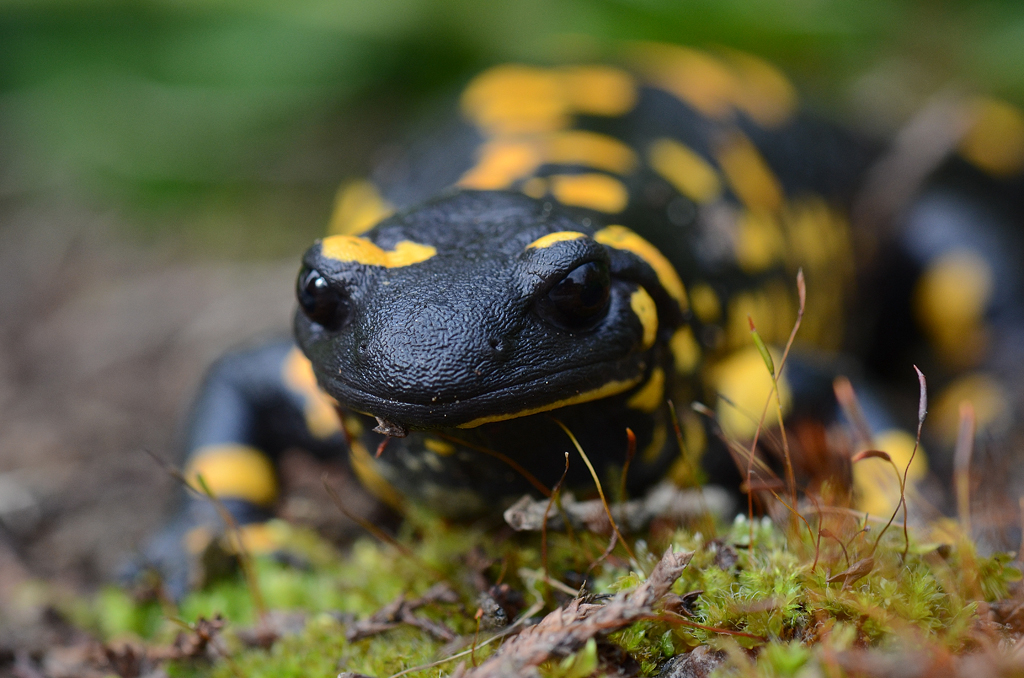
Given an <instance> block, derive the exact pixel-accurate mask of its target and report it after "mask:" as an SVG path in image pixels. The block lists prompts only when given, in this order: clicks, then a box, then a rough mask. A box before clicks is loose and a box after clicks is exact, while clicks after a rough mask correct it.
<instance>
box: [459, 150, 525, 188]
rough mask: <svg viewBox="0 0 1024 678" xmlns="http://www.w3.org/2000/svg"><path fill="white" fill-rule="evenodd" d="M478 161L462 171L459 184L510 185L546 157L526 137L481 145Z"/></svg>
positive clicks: (498, 186) (490, 186) (473, 186)
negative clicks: (470, 167) (523, 139)
mask: <svg viewBox="0 0 1024 678" xmlns="http://www.w3.org/2000/svg"><path fill="white" fill-rule="evenodd" d="M479 156H480V157H479V160H478V161H477V164H476V165H475V166H474V167H473V168H472V169H470V170H469V171H468V172H466V173H465V174H464V175H462V178H461V179H459V181H458V185H459V186H461V187H462V188H472V189H477V190H481V191H491V190H498V189H502V188H508V187H509V186H511V185H512V183H514V182H515V181H516V179H521V178H522V177H525V176H526V175H528V174H530V173H531V172H533V171H534V170H535V169H537V168H538V167H539V166H540V165H541V163H542V162H543V161H544V157H543V154H542V152H541V149H540V148H539V147H538V145H537V144H535V143H530V142H527V141H507V140H497V141H491V142H488V143H486V144H484V145H483V146H481V147H480V150H479Z"/></svg>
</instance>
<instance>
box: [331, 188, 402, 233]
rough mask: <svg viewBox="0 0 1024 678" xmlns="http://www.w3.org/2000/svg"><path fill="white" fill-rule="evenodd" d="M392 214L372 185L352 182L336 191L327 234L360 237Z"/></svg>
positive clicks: (391, 209) (392, 211) (390, 208)
mask: <svg viewBox="0 0 1024 678" xmlns="http://www.w3.org/2000/svg"><path fill="white" fill-rule="evenodd" d="M394 212H395V210H394V208H393V207H392V206H391V205H389V204H388V203H387V201H386V200H384V198H382V197H381V195H380V193H378V192H377V188H376V187H375V186H374V185H373V184H371V183H370V182H369V181H353V182H352V183H350V184H347V185H346V186H345V187H344V188H342V189H341V190H339V191H338V196H337V198H335V201H334V213H333V214H332V215H331V221H330V225H329V226H328V227H327V232H328V233H329V234H330V235H360V234H361V233H365V232H366V231H368V230H370V229H371V228H372V227H374V226H375V225H377V223H378V222H379V221H381V220H382V219H385V218H386V217H389V216H391V215H392V214H394Z"/></svg>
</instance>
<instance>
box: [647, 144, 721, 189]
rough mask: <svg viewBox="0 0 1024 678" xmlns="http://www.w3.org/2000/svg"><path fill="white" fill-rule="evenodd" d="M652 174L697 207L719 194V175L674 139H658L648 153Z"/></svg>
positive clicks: (704, 161)
mask: <svg viewBox="0 0 1024 678" xmlns="http://www.w3.org/2000/svg"><path fill="white" fill-rule="evenodd" d="M647 160H648V162H649V163H650V165H651V167H652V168H653V169H654V171H655V172H657V173H658V174H660V175H661V176H662V177H663V178H664V179H665V181H667V182H669V183H670V184H672V186H674V187H675V189H676V190H677V191H679V192H680V193H682V194H683V195H685V196H686V197H687V198H689V199H690V200H693V201H694V202H696V203H707V202H711V201H712V200H715V199H716V198H717V197H718V196H719V195H721V193H722V182H721V181H720V180H719V178H718V173H717V172H716V171H715V169H714V168H713V167H712V166H711V165H710V164H708V162H707V161H706V160H704V158H702V157H700V156H699V155H697V153H696V152H694V151H693V150H691V149H690V148H688V147H686V146H684V145H683V144H681V143H679V142H678V141H676V140H675V139H658V140H657V141H655V142H654V143H653V144H651V147H650V148H649V149H648V151H647Z"/></svg>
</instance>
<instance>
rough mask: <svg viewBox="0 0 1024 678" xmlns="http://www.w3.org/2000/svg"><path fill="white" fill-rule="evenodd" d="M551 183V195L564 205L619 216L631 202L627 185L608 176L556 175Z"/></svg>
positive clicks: (551, 178) (552, 177)
mask: <svg viewBox="0 0 1024 678" xmlns="http://www.w3.org/2000/svg"><path fill="white" fill-rule="evenodd" d="M550 181H551V194H552V195H554V196H555V199H556V200H558V202H560V203H562V204H563V205H571V206H573V207H586V208H589V209H592V210H597V211H598V212H607V213H608V214H617V213H618V212H621V211H622V210H624V209H626V204H627V203H628V202H629V191H627V190H626V186H625V184H623V183H622V182H621V181H619V180H618V179H616V178H615V177H610V176H608V175H607V174H555V175H553V176H551V177H550Z"/></svg>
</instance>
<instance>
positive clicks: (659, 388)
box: [626, 367, 665, 414]
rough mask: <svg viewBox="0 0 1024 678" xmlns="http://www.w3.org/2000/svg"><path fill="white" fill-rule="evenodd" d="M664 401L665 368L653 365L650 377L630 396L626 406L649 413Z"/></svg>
mask: <svg viewBox="0 0 1024 678" xmlns="http://www.w3.org/2000/svg"><path fill="white" fill-rule="evenodd" d="M664 402H665V370H663V369H661V368H660V367H655V368H654V369H653V370H651V378H650V379H648V380H647V383H646V384H644V385H643V386H641V387H640V389H639V390H638V391H637V392H636V393H634V394H633V395H632V396H630V398H629V400H627V401H626V406H627V407H629V408H632V409H634V410H640V411H641V412H647V413H648V414H650V413H651V412H654V411H655V410H657V409H658V408H659V407H661V406H662V405H663V404H664Z"/></svg>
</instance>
